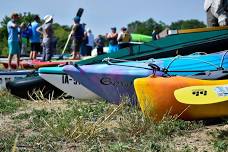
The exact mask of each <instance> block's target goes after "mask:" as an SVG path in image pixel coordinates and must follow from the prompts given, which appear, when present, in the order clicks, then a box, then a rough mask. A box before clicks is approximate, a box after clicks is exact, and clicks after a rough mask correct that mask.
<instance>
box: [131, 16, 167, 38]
mask: <svg viewBox="0 0 228 152" xmlns="http://www.w3.org/2000/svg"><path fill="white" fill-rule="evenodd" d="M155 27H158V30H159V31H162V30H163V29H164V28H165V27H166V25H165V23H163V22H161V21H159V22H156V21H155V20H154V19H152V18H149V19H148V20H146V21H144V22H140V21H135V22H132V23H130V24H128V30H129V31H130V32H131V33H137V34H145V35H151V33H152V31H153V30H154V29H155Z"/></svg>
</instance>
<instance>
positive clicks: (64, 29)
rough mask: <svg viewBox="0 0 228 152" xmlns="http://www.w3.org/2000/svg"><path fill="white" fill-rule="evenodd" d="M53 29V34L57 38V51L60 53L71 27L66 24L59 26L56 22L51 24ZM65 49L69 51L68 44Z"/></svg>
mask: <svg viewBox="0 0 228 152" xmlns="http://www.w3.org/2000/svg"><path fill="white" fill-rule="evenodd" d="M53 29H54V32H55V36H56V38H57V53H61V50H62V49H63V48H64V46H65V43H66V41H67V38H68V35H69V34H70V30H71V29H70V27H68V26H66V25H64V26H61V25H59V24H57V23H55V24H53ZM67 50H68V52H69V50H70V44H69V45H68V47H67Z"/></svg>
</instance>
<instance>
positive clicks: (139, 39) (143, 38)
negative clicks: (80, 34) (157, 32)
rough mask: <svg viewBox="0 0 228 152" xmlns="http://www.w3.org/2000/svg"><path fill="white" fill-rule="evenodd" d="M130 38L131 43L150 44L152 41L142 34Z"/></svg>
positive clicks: (132, 35) (149, 37)
mask: <svg viewBox="0 0 228 152" xmlns="http://www.w3.org/2000/svg"><path fill="white" fill-rule="evenodd" d="M131 38H132V41H133V42H150V41H152V37H151V36H148V35H142V34H131Z"/></svg>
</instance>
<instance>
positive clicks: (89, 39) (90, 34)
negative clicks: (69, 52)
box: [87, 33, 94, 48]
mask: <svg viewBox="0 0 228 152" xmlns="http://www.w3.org/2000/svg"><path fill="white" fill-rule="evenodd" d="M87 36H88V44H87V46H91V47H92V48H94V35H93V34H92V33H87Z"/></svg>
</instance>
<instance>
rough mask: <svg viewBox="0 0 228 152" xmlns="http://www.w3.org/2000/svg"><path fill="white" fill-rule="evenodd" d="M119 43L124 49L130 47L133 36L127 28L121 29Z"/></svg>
mask: <svg viewBox="0 0 228 152" xmlns="http://www.w3.org/2000/svg"><path fill="white" fill-rule="evenodd" d="M117 41H118V43H119V44H121V47H122V48H125V47H129V42H130V41H131V34H130V33H129V32H128V30H127V28H126V27H122V28H121V32H120V33H119V34H118V38H117ZM119 47H120V46H119Z"/></svg>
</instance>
